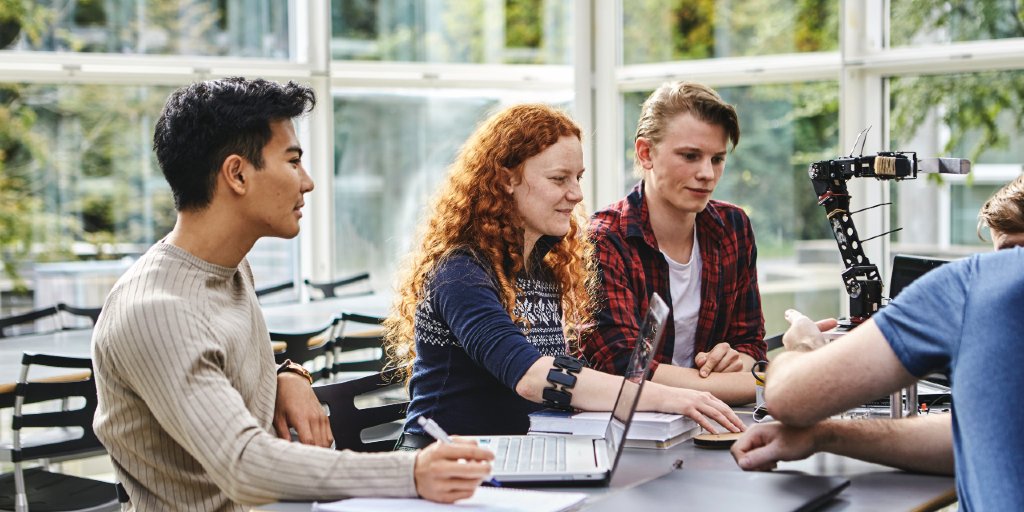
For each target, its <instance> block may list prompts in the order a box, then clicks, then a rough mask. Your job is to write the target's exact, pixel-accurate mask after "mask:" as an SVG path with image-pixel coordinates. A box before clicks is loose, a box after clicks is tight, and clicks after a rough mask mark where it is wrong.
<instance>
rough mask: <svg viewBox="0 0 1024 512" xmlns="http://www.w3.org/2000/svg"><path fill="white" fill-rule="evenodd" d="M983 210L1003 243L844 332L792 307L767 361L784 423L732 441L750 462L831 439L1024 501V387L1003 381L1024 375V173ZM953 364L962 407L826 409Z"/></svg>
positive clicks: (855, 453) (996, 496)
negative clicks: (852, 416)
mask: <svg viewBox="0 0 1024 512" xmlns="http://www.w3.org/2000/svg"><path fill="white" fill-rule="evenodd" d="M979 217H980V218H981V222H980V225H986V226H988V227H989V228H990V231H991V234H992V243H993V246H994V247H995V248H996V249H1005V250H999V251H998V252H996V253H993V254H984V255H975V256H972V257H970V258H967V259H964V260H960V261H957V262H952V263H948V264H946V265H944V266H942V267H940V268H938V269H936V270H933V271H931V272H929V273H928V274H926V275H925V276H924V277H922V278H921V279H919V280H918V281H915V282H914V284H912V285H911V286H910V287H909V288H908V289H906V290H905V291H904V292H903V293H902V294H900V296H899V298H897V299H896V300H894V301H893V302H892V303H890V304H889V305H888V306H887V307H886V308H884V309H882V310H881V311H880V312H879V313H877V314H875V315H874V316H873V317H872V318H871V319H870V320H868V321H867V322H865V323H864V324H863V325H861V326H859V327H858V328H856V329H854V330H853V331H851V332H850V333H849V334H847V335H846V336H844V337H843V338H842V339H841V340H839V341H837V342H835V343H832V344H829V345H827V346H825V341H824V339H823V338H822V336H821V330H825V329H828V328H831V327H833V326H834V325H835V322H834V320H831V319H830V320H824V321H820V322H818V323H817V324H816V323H815V322H812V321H811V320H810V319H808V318H807V317H805V316H803V315H801V314H800V313H798V312H796V311H788V312H787V320H789V321H790V322H791V324H792V325H791V327H790V329H789V330H788V331H787V332H786V334H785V336H784V338H783V342H784V343H785V345H786V348H787V351H786V353H784V354H781V355H780V356H778V357H777V358H776V359H775V360H774V361H772V364H771V365H770V366H769V369H768V377H767V385H766V389H765V397H766V401H767V403H769V404H770V408H771V413H772V416H773V417H775V419H777V420H779V421H780V422H781V423H769V424H764V425H757V426H755V427H754V428H752V429H750V430H749V431H748V432H747V433H746V434H744V436H743V437H742V438H741V439H740V440H738V441H737V442H736V444H734V445H733V448H732V453H733V456H734V457H735V458H736V462H737V464H738V465H739V466H740V467H741V468H743V469H747V470H767V469H772V468H774V467H775V465H776V463H777V462H778V461H785V460H797V459H802V458H805V457H807V456H809V455H811V454H812V453H815V452H818V451H827V452H833V453H838V454H841V455H847V456H852V457H857V458H861V459H865V460H868V461H871V462H877V463H882V464H887V465H891V466H894V467H898V468H902V469H907V470H911V471H920V472H929V473H942V474H955V475H956V478H957V495H958V497H959V499H960V503H961V508H962V509H963V510H1021V509H1024V488H1022V487H1021V486H1020V484H1019V482H1020V481H1021V479H1022V477H1024V470H1022V469H1021V466H1020V464H1019V461H1018V460H1017V458H1018V457H1017V455H1018V454H1019V453H1021V451H1022V450H1024V434H1021V431H1020V428H1019V425H1017V423H1016V422H1014V421H1011V420H1010V418H1013V417H1016V414H1017V411H1019V410H1020V408H1021V407H1022V406H1024V398H1022V397H1021V395H1020V394H1019V393H1004V392H998V391H996V386H998V388H999V389H1011V390H1013V389H1017V388H1019V387H1021V386H1024V374H1022V373H1021V368H1022V367H1024V351H1021V350H1019V349H1018V348H1017V347H1016V345H1017V344H1019V341H1020V339H1021V332H1024V317H1022V316H1021V315H1020V304H1021V303H1022V301H1024V248H1021V247H1019V245H1022V244H1024V177H1019V178H1017V179H1016V180H1014V181H1013V182H1011V183H1010V184H1008V185H1007V186H1006V187H1004V188H1002V189H1001V190H1000V191H998V192H997V193H996V194H995V195H994V196H993V197H992V198H991V199H990V200H989V201H988V202H986V204H985V205H984V206H983V207H982V210H981V213H980V215H979ZM980 227H981V226H979V236H980ZM818 347H821V349H820V350H814V349H816V348H818ZM811 350H814V352H810V351H811ZM804 352H810V353H804ZM947 367H948V368H949V373H950V375H949V376H950V379H951V382H952V389H953V404H954V406H953V412H952V414H948V415H947V414H941V415H926V416H920V417H915V418H906V419H900V420H864V421H849V420H825V421H821V420H824V419H825V418H828V417H829V416H831V415H832V414H835V413H838V412H841V411H844V410H847V409H849V408H851V407H854V406H856V405H859V404H861V403H864V402H866V401H869V400H872V399H874V398H876V397H878V396H884V395H885V394H887V393H888V392H890V391H894V390H896V389H899V388H902V387H904V386H906V385H909V384H910V383H912V382H915V381H916V380H917V379H918V378H921V377H922V376H924V375H926V374H928V373H931V372H933V371H936V370H941V369H944V368H947ZM812 390H813V391H812Z"/></svg>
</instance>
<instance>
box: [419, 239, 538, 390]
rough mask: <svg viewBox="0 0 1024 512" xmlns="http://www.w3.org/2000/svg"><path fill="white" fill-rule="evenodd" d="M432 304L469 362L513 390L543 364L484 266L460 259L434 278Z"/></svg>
mask: <svg viewBox="0 0 1024 512" xmlns="http://www.w3.org/2000/svg"><path fill="white" fill-rule="evenodd" d="M429 293H430V301H431V303H433V304H434V307H435V308H436V311H437V314H438V315H440V316H441V318H442V319H444V321H445V323H447V324H448V328H449V329H451V331H452V334H454V335H455V337H456V338H457V339H458V341H459V344H460V345H462V348H463V350H465V351H466V354H467V355H469V357H470V359H472V360H473V361H475V362H476V363H477V364H479V365H481V366H483V367H484V368H486V369H487V371H488V372H489V373H490V374H491V375H494V377H495V378H497V379H498V380H500V381H501V382H502V383H504V384H505V386H507V387H508V388H509V389H515V386H516V384H518V383H519V380H520V379H522V378H523V375H524V374H526V370H528V369H529V368H530V366H532V365H533V363H535V362H536V361H537V359H540V357H541V353H540V351H538V350H537V348H536V347H535V346H533V345H532V344H531V343H530V342H529V341H528V340H527V339H526V336H524V335H523V332H522V330H520V328H519V327H518V326H517V325H516V324H515V323H514V322H513V321H512V318H511V317H510V316H509V314H508V312H507V311H505V308H503V307H502V305H501V300H500V298H499V296H498V291H497V288H496V287H495V284H494V281H493V280H492V279H491V276H490V275H488V273H487V272H486V271H485V270H484V268H483V267H482V266H481V263H480V262H478V261H476V260H474V259H473V258H472V257H470V256H468V255H455V256H452V257H451V258H450V259H448V260H447V261H446V262H445V263H443V264H442V265H441V266H440V267H439V268H438V269H437V271H436V273H435V274H434V279H433V280H432V282H431V286H430V291H429Z"/></svg>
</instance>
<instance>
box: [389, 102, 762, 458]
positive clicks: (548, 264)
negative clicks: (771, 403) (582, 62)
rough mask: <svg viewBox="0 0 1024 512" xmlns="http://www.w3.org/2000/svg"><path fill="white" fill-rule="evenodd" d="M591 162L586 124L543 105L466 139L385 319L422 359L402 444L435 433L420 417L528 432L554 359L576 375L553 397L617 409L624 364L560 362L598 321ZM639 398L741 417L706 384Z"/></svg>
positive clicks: (411, 359) (392, 339) (397, 354)
mask: <svg viewBox="0 0 1024 512" xmlns="http://www.w3.org/2000/svg"><path fill="white" fill-rule="evenodd" d="M582 175H583V148H582V145H581V142H580V129H579V127H578V126H577V125H576V123H574V122H573V121H572V120H571V119H570V118H569V117H568V116H567V115H566V114H565V113H563V112H561V111H559V110H556V109H554V108H551V107H548V106H545V105H518V106H513V107H510V108H507V109H505V110H502V111H500V112H498V113H497V114H495V115H493V116H491V117H490V118H489V119H487V120H486V121H484V122H483V123H482V124H481V125H480V126H479V127H478V128H477V130H476V131H475V132H474V133H473V135H472V136H470V138H469V140H468V141H467V142H466V144H465V145H464V146H463V147H462V149H461V151H460V153H459V155H458V158H457V160H456V161H455V163H454V165H452V167H451V169H450V170H449V174H448V177H447V180H446V182H445V184H444V185H443V186H442V187H441V189H440V191H439V192H438V195H437V196H436V198H435V200H434V202H433V210H432V212H431V213H430V215H429V217H428V218H427V220H426V222H425V223H424V224H423V225H422V226H421V233H420V240H419V246H418V247H417V248H416V249H415V250H414V252H413V253H412V254H411V255H410V257H409V259H408V261H407V262H406V266H405V268H404V273H403V274H402V277H401V280H400V282H399V288H398V298H397V300H396V304H395V310H394V311H393V313H392V316H391V317H390V318H388V320H387V322H386V324H385V325H386V327H387V336H386V338H387V342H386V350H387V352H388V354H389V356H390V358H391V362H392V363H393V364H398V365H405V364H408V363H412V371H411V375H410V383H409V392H410V394H411V397H412V403H411V404H410V406H409V412H408V416H407V422H406V427H405V429H406V430H405V432H406V433H405V435H404V436H403V439H402V441H401V447H402V448H413V447H418V446H422V445H424V444H428V443H429V442H430V441H432V439H430V438H429V437H426V436H425V435H424V432H423V430H422V429H421V427H420V426H419V424H418V423H417V420H418V418H419V417H420V416H426V417H428V418H432V419H434V420H435V421H437V423H439V424H440V425H441V427H442V428H444V429H445V430H447V431H448V432H450V433H453V434H522V433H526V431H527V430H528V429H529V418H528V415H529V413H530V412H533V411H535V410H538V409H540V408H541V407H542V403H543V402H544V400H543V391H544V389H545V387H548V386H549V383H548V380H547V378H548V373H549V371H550V370H552V368H555V369H556V371H558V372H561V373H564V374H565V375H566V376H567V377H569V378H572V377H575V379H576V381H575V384H574V385H572V386H566V387H565V389H564V391H565V393H564V394H563V395H560V397H561V398H562V399H561V400H559V402H560V403H554V404H553V403H548V405H560V406H563V407H567V406H569V405H571V406H572V407H575V408H579V409H589V410H605V411H607V410H609V409H611V406H612V403H613V402H614V401H615V395H616V393H617V392H618V389H619V386H620V383H621V377H615V376H612V375H608V374H604V373H601V372H597V371H593V370H590V369H587V368H583V369H582V370H581V371H579V372H578V373H575V372H572V371H570V370H568V369H563V368H562V367H564V366H567V365H568V366H572V365H573V363H574V361H575V360H570V359H568V358H567V357H566V354H569V353H577V352H578V350H577V349H578V344H579V339H578V337H579V335H580V333H579V332H578V330H576V329H571V328H570V329H564V328H563V326H570V327H571V326H580V325H585V324H587V323H588V322H590V319H591V316H592V313H593V310H594V304H595V302H594V293H595V290H596V269H595V265H594V263H593V257H592V252H593V248H592V246H591V244H590V242H589V241H588V239H587V236H586V234H585V233H584V229H583V227H582V226H584V225H585V217H583V215H582V214H583V212H582V211H579V210H581V209H582V207H581V205H580V202H581V201H582V200H583V195H582V192H581V189H580V185H579V180H580V178H581V177H582ZM581 219H583V220H581ZM563 320H564V323H563ZM567 335H568V336H567ZM567 337H568V338H569V339H568V340H567ZM560 356H561V357H560ZM556 358H557V359H556ZM556 364H557V365H558V366H554V365H556ZM560 389H561V388H560ZM549 396H550V394H549ZM549 402H550V401H549ZM640 408H641V409H642V410H658V411H663V412H677V413H682V414H686V415H688V416H690V417H692V418H694V419H695V420H697V421H698V422H699V423H700V424H701V425H703V426H704V427H705V428H708V429H709V430H711V429H712V421H714V422H717V423H719V424H721V425H723V426H725V427H726V428H727V429H729V430H732V431H739V430H741V429H742V428H743V423H742V422H741V421H740V420H739V418H737V417H736V415H735V414H733V412H732V410H731V409H729V407H728V406H727V405H725V403H723V402H721V401H720V400H718V399H717V398H714V397H713V396H712V395H711V394H709V393H706V392H699V391H693V390H688V389H680V388H669V387H666V386H660V385H656V384H654V383H648V384H647V387H645V389H644V394H643V397H642V398H641V403H640Z"/></svg>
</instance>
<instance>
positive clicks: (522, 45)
mask: <svg viewBox="0 0 1024 512" xmlns="http://www.w3.org/2000/svg"><path fill="white" fill-rule="evenodd" d="M331 7H332V11H331V26H332V29H331V31H332V38H331V55H332V56H333V57H334V58H335V59H342V60H380V61H400V62H445V63H476V64H484V63H487V64H571V63H572V43H573V39H572V33H571V29H572V26H573V25H572V24H573V19H572V16H573V9H572V2H569V1H565V0H416V1H409V0H333V2H332V5H331Z"/></svg>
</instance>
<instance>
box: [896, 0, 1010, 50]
mask: <svg viewBox="0 0 1024 512" xmlns="http://www.w3.org/2000/svg"><path fill="white" fill-rule="evenodd" d="M889 1H890V19H892V20H894V21H893V22H891V23H890V24H889V26H890V27H891V28H890V36H889V40H890V41H891V45H892V46H897V47H898V46H918V45H925V44H941V43H950V42H959V41H982V40H991V39H1006V38H1011V37H1024V10H1022V7H1024V6H1022V4H1021V3H1020V2H1019V1H1018V0H944V1H941V2H937V1H935V0H889Z"/></svg>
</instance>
